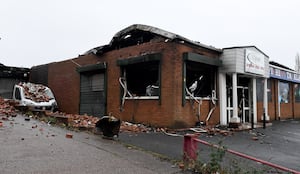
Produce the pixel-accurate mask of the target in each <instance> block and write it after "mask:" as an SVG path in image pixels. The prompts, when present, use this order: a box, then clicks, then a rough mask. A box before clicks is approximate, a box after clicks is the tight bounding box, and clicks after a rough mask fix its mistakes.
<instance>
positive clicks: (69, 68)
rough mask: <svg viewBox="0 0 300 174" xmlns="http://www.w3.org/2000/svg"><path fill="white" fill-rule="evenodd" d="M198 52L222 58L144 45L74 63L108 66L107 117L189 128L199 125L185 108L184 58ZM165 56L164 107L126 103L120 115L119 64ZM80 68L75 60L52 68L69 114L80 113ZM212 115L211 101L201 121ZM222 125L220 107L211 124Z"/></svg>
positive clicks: (205, 103)
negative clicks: (103, 64)
mask: <svg viewBox="0 0 300 174" xmlns="http://www.w3.org/2000/svg"><path fill="white" fill-rule="evenodd" d="M188 51H190V52H196V53H201V54H204V55H207V56H210V57H218V55H217V54H216V53H214V52H212V51H208V50H205V49H199V48H193V47H188V46H186V45H183V44H177V43H174V42H170V43H165V42H160V43H153V42H149V43H144V44H141V45H137V46H130V47H126V48H122V49H119V50H113V51H110V52H107V53H105V54H103V55H101V56H100V57H97V56H95V55H88V56H82V57H78V58H76V59H73V61H75V62H76V63H78V64H80V65H82V66H83V65H88V64H95V63H97V62H106V63H107V76H108V79H107V113H112V115H114V116H115V117H118V118H121V119H122V120H127V121H134V122H140V123H146V124H150V125H153V126H167V127H186V126H193V125H194V124H195V122H196V121H197V117H196V114H195V111H194V110H193V109H192V107H191V105H190V104H189V102H187V103H186V104H185V106H184V107H183V106H182V64H183V59H182V54H183V52H188ZM151 53H161V54H162V58H161V64H162V72H161V82H162V84H161V104H159V101H158V100H126V102H125V106H124V110H123V111H120V99H121V96H120V95H121V87H120V84H119V81H118V79H119V77H120V67H119V66H118V65H117V63H116V61H117V60H118V59H127V58H131V57H137V56H140V55H143V54H151ZM76 68H77V65H76V64H75V63H74V62H72V61H71V60H66V61H62V62H57V63H52V64H50V65H49V73H48V78H49V83H48V84H49V87H51V89H53V91H54V93H55V96H56V98H57V101H58V105H59V107H60V109H61V110H62V111H64V112H67V113H78V112H79V87H80V75H79V73H78V72H77V71H76ZM208 112H209V101H203V104H202V106H201V117H200V119H201V121H204V120H205V119H206V116H207V114H208ZM218 122H219V107H217V108H216V110H215V112H214V114H213V115H212V117H211V119H210V123H211V124H212V123H218Z"/></svg>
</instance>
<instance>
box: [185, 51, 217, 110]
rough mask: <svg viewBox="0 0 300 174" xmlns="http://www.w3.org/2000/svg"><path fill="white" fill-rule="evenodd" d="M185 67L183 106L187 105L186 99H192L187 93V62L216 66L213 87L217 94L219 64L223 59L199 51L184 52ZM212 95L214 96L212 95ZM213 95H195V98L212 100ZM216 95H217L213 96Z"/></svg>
mask: <svg viewBox="0 0 300 174" xmlns="http://www.w3.org/2000/svg"><path fill="white" fill-rule="evenodd" d="M182 57H183V65H182V66H183V67H182V106H184V105H185V103H186V100H190V99H191V98H190V97H189V96H187V95H186V83H187V77H186V75H187V62H195V63H201V64H204V65H205V64H206V65H208V66H215V67H216V68H215V71H214V72H215V73H214V75H213V78H214V79H213V87H212V88H213V89H212V90H214V91H215V95H217V73H218V66H220V65H221V64H222V61H221V60H220V59H218V58H210V57H207V56H205V55H201V54H197V53H191V52H185V53H183V56H182ZM211 97H212V96H211ZM211 97H195V99H201V100H210V99H211ZM213 97H216V96H213Z"/></svg>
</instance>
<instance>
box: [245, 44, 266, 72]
mask: <svg viewBox="0 0 300 174" xmlns="http://www.w3.org/2000/svg"><path fill="white" fill-rule="evenodd" d="M245 72H249V73H253V74H259V75H264V74H265V56H264V55H263V54H261V53H259V52H256V51H252V50H249V49H246V51H245Z"/></svg>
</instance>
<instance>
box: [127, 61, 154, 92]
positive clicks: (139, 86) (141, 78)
mask: <svg viewBox="0 0 300 174" xmlns="http://www.w3.org/2000/svg"><path fill="white" fill-rule="evenodd" d="M159 67H160V66H159V61H146V62H139V63H133V64H128V65H125V66H122V74H123V75H122V76H123V78H125V79H126V86H127V91H128V92H129V93H130V94H131V95H132V96H133V97H141V96H148V97H149V96H159V87H160V82H159V73H160V68H159Z"/></svg>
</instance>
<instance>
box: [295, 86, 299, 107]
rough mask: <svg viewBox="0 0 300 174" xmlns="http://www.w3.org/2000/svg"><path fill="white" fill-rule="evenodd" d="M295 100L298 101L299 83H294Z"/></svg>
mask: <svg viewBox="0 0 300 174" xmlns="http://www.w3.org/2000/svg"><path fill="white" fill-rule="evenodd" d="M294 95H295V102H296V103H300V84H295V85H294Z"/></svg>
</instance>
